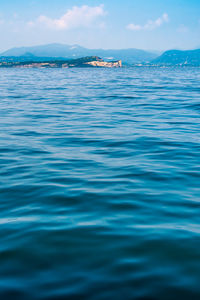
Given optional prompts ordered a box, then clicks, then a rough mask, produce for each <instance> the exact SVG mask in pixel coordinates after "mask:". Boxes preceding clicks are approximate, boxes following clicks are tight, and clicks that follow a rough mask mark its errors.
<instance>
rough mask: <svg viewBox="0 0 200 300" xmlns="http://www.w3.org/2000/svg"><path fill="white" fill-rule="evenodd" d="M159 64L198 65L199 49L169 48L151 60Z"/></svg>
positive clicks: (199, 61) (199, 58)
mask: <svg viewBox="0 0 200 300" xmlns="http://www.w3.org/2000/svg"><path fill="white" fill-rule="evenodd" d="M152 63H153V64H159V65H191V66H200V49H197V50H186V51H182V50H170V51H166V52H164V53H163V54H162V55H161V56H159V57H157V58H156V59H154V60H153V61H152Z"/></svg>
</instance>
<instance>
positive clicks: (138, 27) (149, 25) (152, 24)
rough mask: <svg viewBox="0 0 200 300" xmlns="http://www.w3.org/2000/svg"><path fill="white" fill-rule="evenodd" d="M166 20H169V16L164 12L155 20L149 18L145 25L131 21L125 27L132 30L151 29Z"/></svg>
mask: <svg viewBox="0 0 200 300" xmlns="http://www.w3.org/2000/svg"><path fill="white" fill-rule="evenodd" d="M167 22H169V16H168V14H166V13H164V14H163V15H162V16H161V17H159V18H158V19H157V20H155V21H152V20H150V21H148V22H147V23H146V24H145V25H137V24H133V23H131V24H129V25H128V26H127V27H126V28H127V29H129V30H133V31H140V30H153V29H156V28H158V27H160V26H161V25H162V24H164V23H167Z"/></svg>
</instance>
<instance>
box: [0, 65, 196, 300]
mask: <svg viewBox="0 0 200 300" xmlns="http://www.w3.org/2000/svg"><path fill="white" fill-rule="evenodd" d="M199 82H200V72H199V68H196V69H195V68H174V69H173V68H172V69H168V68H167V69H160V68H155V69H153V68H127V69H125V68H122V69H64V70H62V69H56V70H49V69H28V70H27V69H24V70H23V69H1V72H0V91H1V93H0V226H1V230H0V299H8V300H9V299H14V300H15V299H17V300H18V299H20V300H21V299H23V300H27V299H30V300H31V299H41V300H46V299H70V300H71V299H87V300H107V299H115V300H121V299H126V300H130V299H133V300H135V299H137V300H142V299H143V300H144V299H145V300H146V299H148V300H150V299H151V300H162V299H166V300H168V299H170V300H171V299H172V300H173V299H200V285H199V279H200V250H199V249H200V118H199V117H200V87H199Z"/></svg>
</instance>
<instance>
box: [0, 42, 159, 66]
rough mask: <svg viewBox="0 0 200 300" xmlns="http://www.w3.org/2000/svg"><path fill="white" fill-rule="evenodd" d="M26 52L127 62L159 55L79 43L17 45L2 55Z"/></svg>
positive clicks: (20, 54) (150, 58) (141, 60)
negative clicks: (100, 47) (92, 46)
mask: <svg viewBox="0 0 200 300" xmlns="http://www.w3.org/2000/svg"><path fill="white" fill-rule="evenodd" d="M25 53H31V54H32V55H34V56H37V57H63V58H80V57H85V56H95V55H96V56H99V57H102V58H103V59H108V60H109V59H110V60H120V59H121V60H123V61H125V62H127V63H137V62H150V61H151V60H153V59H155V58H156V57H157V56H158V55H157V54H155V53H153V52H149V51H145V50H140V49H135V48H129V49H87V48H84V47H82V46H79V45H67V44H58V43H53V44H47V45H39V46H31V47H15V48H11V49H8V50H7V51H4V52H2V53H1V54H0V56H1V57H2V56H4V57H7V56H13V57H14V56H18V57H19V56H24V54H25Z"/></svg>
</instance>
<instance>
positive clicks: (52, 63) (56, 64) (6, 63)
mask: <svg viewBox="0 0 200 300" xmlns="http://www.w3.org/2000/svg"><path fill="white" fill-rule="evenodd" d="M0 67H4V68H74V67H76V68H83V67H84V68H88V67H97V68H121V67H122V61H121V60H118V61H104V60H103V59H101V58H100V57H98V56H87V57H82V58H77V59H56V58H38V57H37V58H36V57H35V58H31V59H27V58H26V57H25V58H23V57H2V58H1V60H0Z"/></svg>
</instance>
